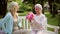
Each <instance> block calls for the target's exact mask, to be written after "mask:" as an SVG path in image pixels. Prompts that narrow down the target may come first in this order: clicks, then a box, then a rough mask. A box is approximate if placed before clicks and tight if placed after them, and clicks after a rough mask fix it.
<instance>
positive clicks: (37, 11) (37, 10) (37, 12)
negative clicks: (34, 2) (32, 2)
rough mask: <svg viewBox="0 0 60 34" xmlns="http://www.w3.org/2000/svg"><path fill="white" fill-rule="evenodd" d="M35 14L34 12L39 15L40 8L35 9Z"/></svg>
mask: <svg viewBox="0 0 60 34" xmlns="http://www.w3.org/2000/svg"><path fill="white" fill-rule="evenodd" d="M35 12H36V14H40V8H39V7H38V6H37V7H35Z"/></svg>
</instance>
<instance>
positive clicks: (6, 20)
mask: <svg viewBox="0 0 60 34" xmlns="http://www.w3.org/2000/svg"><path fill="white" fill-rule="evenodd" d="M5 23H6V27H5V25H4V24H5ZM18 23H19V22H18ZM0 24H1V25H0V26H1V27H2V29H3V30H4V32H5V33H8V34H12V31H13V25H14V21H13V17H12V15H11V13H10V12H8V13H7V14H6V16H5V17H4V18H3V19H2V21H1V23H0ZM19 24H20V23H19ZM19 24H18V26H19Z"/></svg>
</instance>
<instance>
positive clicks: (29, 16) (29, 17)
mask: <svg viewBox="0 0 60 34" xmlns="http://www.w3.org/2000/svg"><path fill="white" fill-rule="evenodd" d="M33 18H34V14H33V13H32V12H29V13H28V15H27V16H26V19H28V20H32V19H33Z"/></svg>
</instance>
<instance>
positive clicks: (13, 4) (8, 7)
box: [7, 2, 18, 11]
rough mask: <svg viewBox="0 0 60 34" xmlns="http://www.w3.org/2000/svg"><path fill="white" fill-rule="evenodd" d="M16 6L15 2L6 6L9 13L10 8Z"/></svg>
mask: <svg viewBox="0 0 60 34" xmlns="http://www.w3.org/2000/svg"><path fill="white" fill-rule="evenodd" d="M16 5H18V3H17V2H11V3H10V4H9V5H8V6H7V10H8V11H10V10H11V9H12V8H14V6H16Z"/></svg>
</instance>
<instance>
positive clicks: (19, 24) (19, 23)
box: [17, 14, 22, 27]
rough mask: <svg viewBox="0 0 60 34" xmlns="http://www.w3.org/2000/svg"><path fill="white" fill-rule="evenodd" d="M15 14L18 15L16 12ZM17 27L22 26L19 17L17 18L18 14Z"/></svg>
mask: <svg viewBox="0 0 60 34" xmlns="http://www.w3.org/2000/svg"><path fill="white" fill-rule="evenodd" d="M17 16H18V14H17ZM17 25H18V27H22V24H21V19H20V18H19V16H18V24H17Z"/></svg>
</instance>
